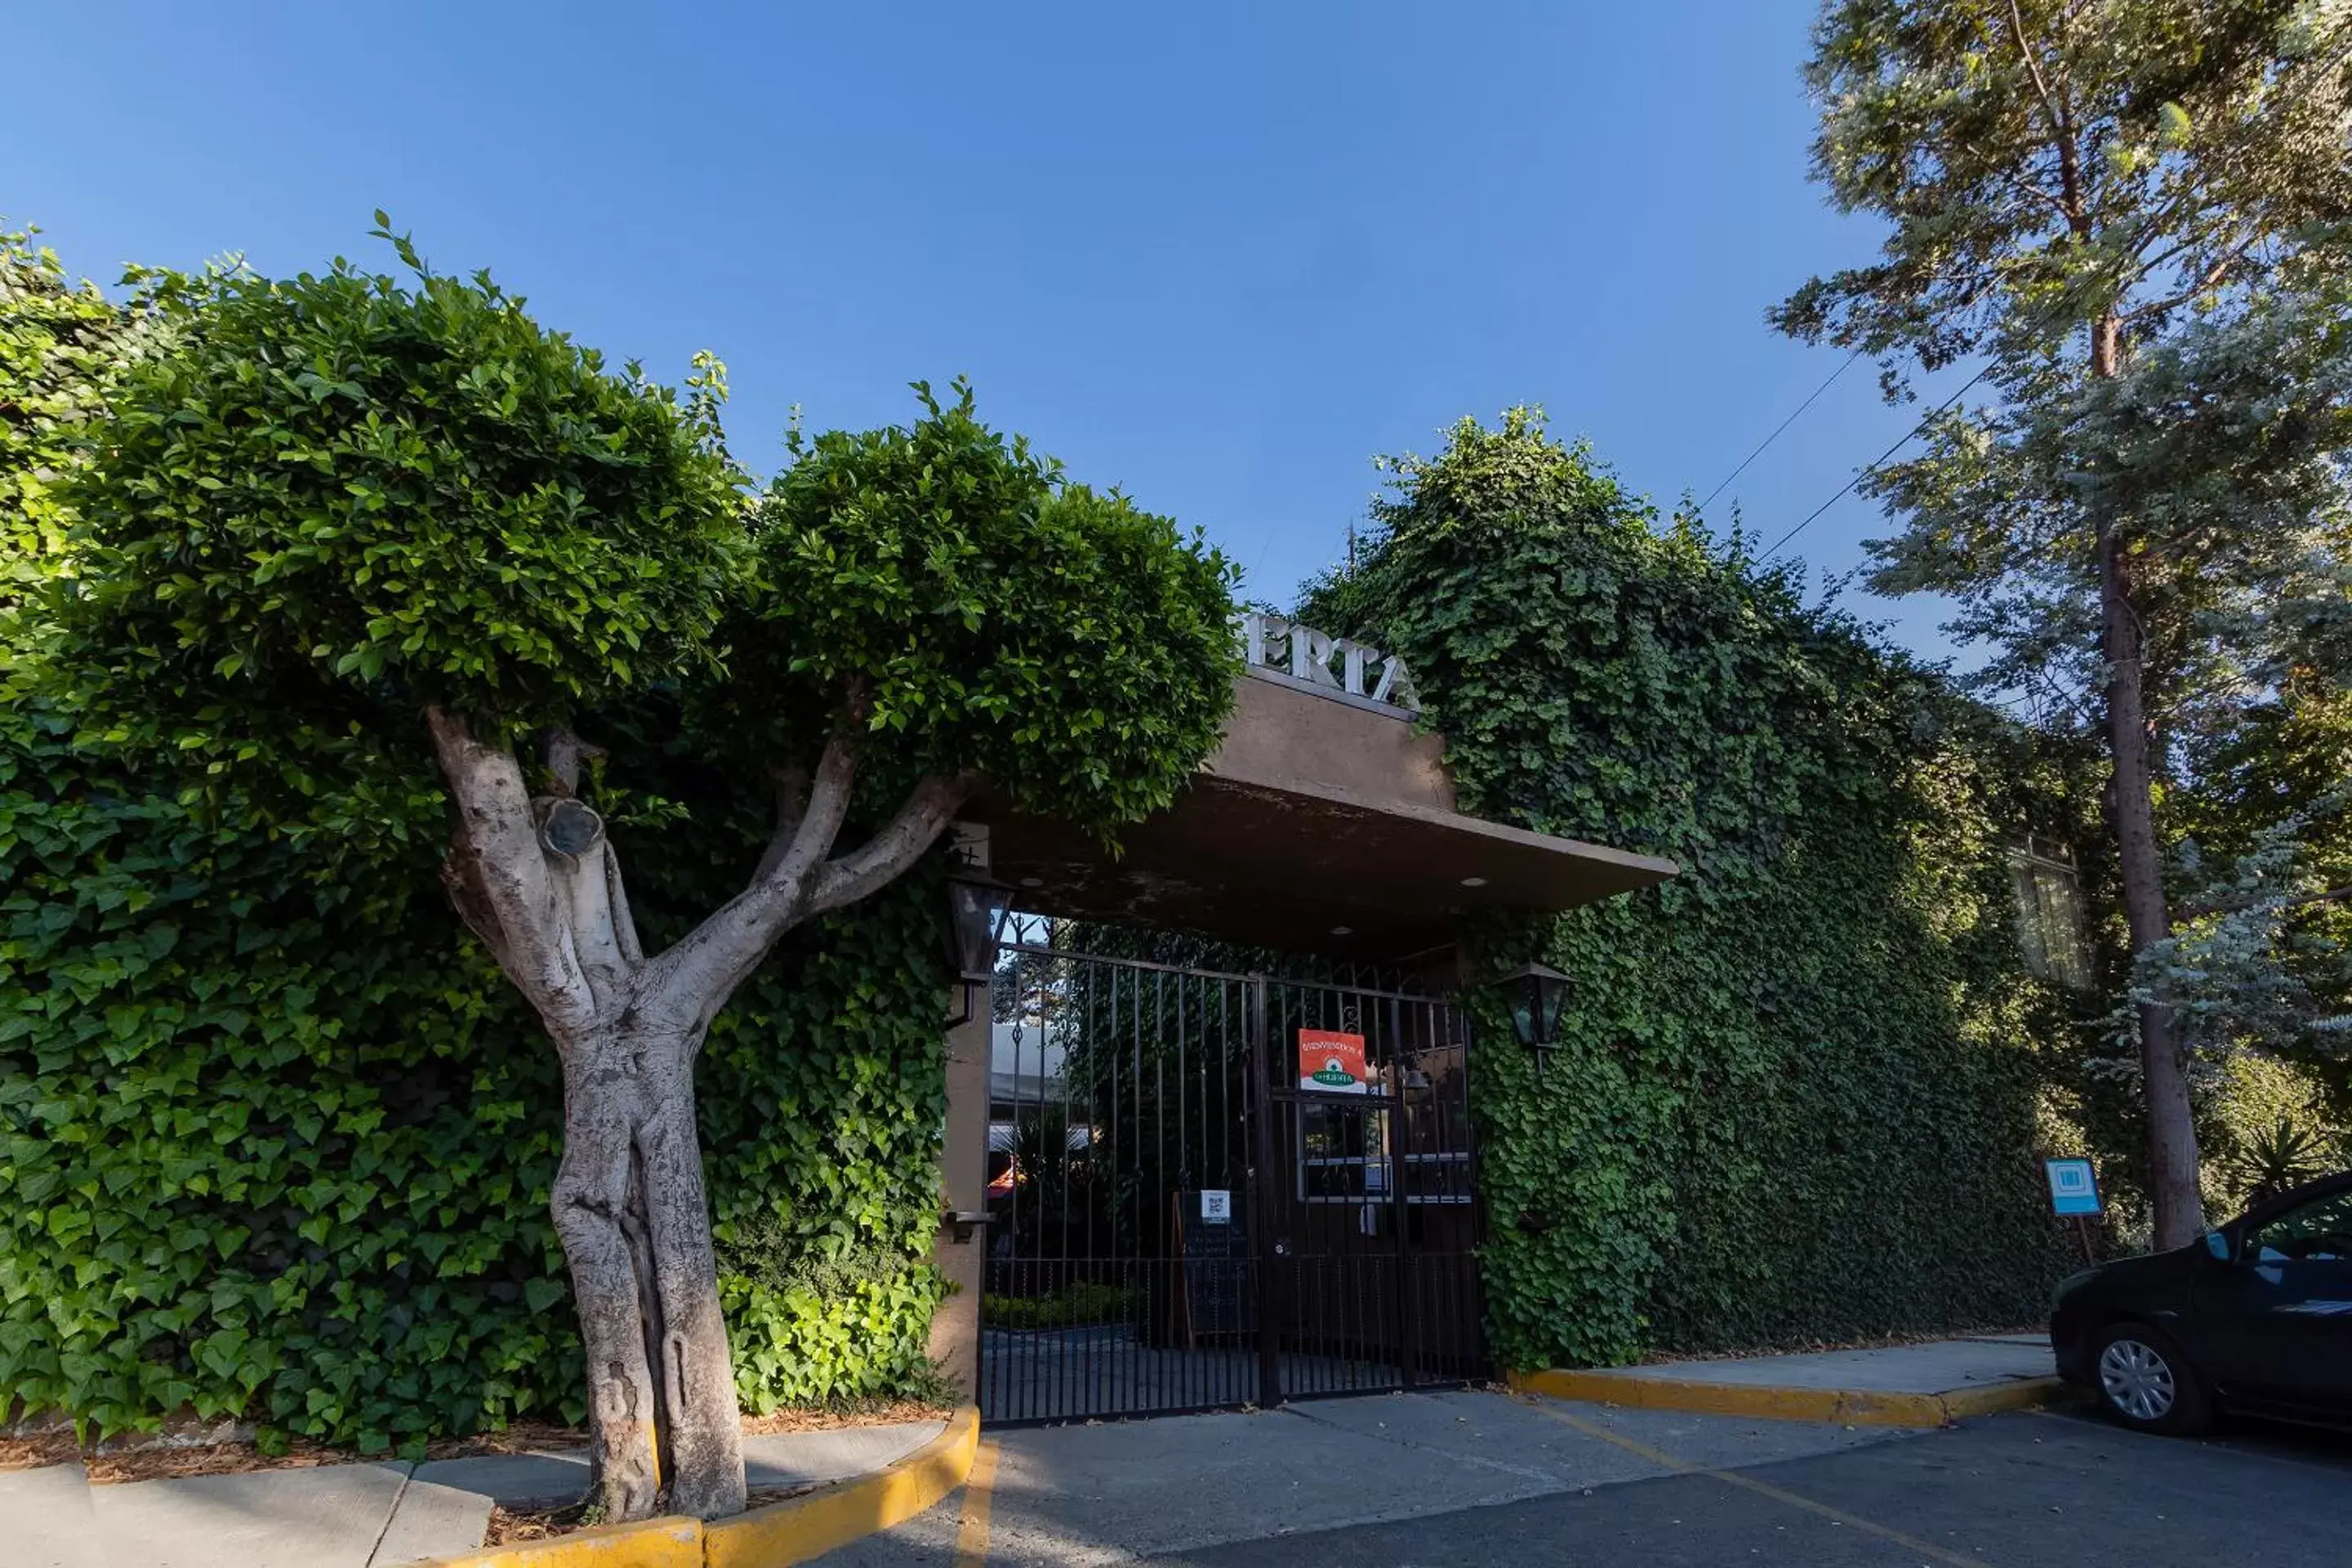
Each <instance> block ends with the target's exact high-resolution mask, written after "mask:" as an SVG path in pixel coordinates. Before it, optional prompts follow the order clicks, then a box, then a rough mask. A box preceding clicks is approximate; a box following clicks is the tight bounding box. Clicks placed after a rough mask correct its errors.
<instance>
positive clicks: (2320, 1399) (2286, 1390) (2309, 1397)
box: [2050, 1171, 2352, 1432]
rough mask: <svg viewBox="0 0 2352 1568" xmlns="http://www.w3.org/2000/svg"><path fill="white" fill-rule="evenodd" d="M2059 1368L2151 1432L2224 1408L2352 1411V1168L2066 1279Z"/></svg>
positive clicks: (2186, 1426) (2295, 1414)
mask: <svg viewBox="0 0 2352 1568" xmlns="http://www.w3.org/2000/svg"><path fill="white" fill-rule="evenodd" d="M2050 1343H2051V1346H2052V1348H2053V1349H2054V1350H2055V1351H2056V1352H2057V1353H2058V1374H2059V1375H2060V1376H2061V1377H2063V1378H2064V1379H2065V1380H2066V1381H2067V1382H2069V1383H2073V1384H2081V1385H2083V1386H2084V1387H2086V1388H2089V1389H2090V1390H2092V1391H2093V1392H2094V1393H2095V1394H2097V1395H2098V1396H2099V1401H2100V1403H2101V1404H2103V1405H2105V1406H2106V1407H2107V1410H2108V1413H2109V1414H2111V1415H2114V1416H2115V1418H2116V1420H2118V1421H2120V1422H2122V1423H2123V1424H2124V1425H2125V1426H2133V1427H2137V1428H2138V1429H2139V1430H2141V1431H2144V1432H2193V1431H2196V1430H2197V1429H2198V1428H2200V1427H2201V1426H2204V1425H2206V1424H2207V1423H2208V1422H2210V1420H2211V1419H2212V1418H2213V1415H2214V1413H2215V1412H2216V1411H2217V1410H2231V1411H2240V1410H2242V1411H2244V1412H2246V1413H2248V1414H2249V1415H2273V1416H2281V1417H2284V1418H2285V1419H2287V1420H2292V1421H2316V1422H2324V1423H2327V1424H2330V1425H2338V1424H2352V1171H2347V1172H2345V1173H2342V1174H2340V1175H2335V1176H2327V1177H2324V1178H2323V1179H2321V1180H2319V1181H2316V1182H2312V1183H2309V1184H2306V1185H2304V1186H2300V1187H2297V1188H2295V1189H2294V1191H2293V1192H2290V1193H2286V1194H2282V1195H2281V1196H2279V1197H2276V1198H2273V1199H2272V1200H2271V1201H2270V1202H2268V1203H2265V1204H2258V1205H2255V1206H2254V1207H2253V1208H2252V1209H2250V1210H2248V1211H2247V1212H2246V1213H2245V1214H2243V1215H2240V1216H2239V1217H2238V1218H2236V1219H2234V1220H2231V1222H2230V1223H2229V1224H2228V1225H2225V1226H2222V1227H2221V1229H2219V1230H2211V1231H2208V1232H2206V1233H2205V1236H2204V1237H2203V1239H2202V1240H2200V1241H2199V1242H2197V1243H2196V1244H2195V1245H2194V1246H2190V1247H2180V1248H2178V1249H2177V1250H2175V1251H2171V1252H2158V1253H2155V1254H2152V1255H2151V1256H2148V1257H2146V1258H2122V1259H2120V1260H2118V1261H2116V1262H2114V1263H2108V1264H2104V1265H2102V1266H2101V1267H2099V1268H2092V1269H2087V1270H2085V1271H2084V1272H2083V1273H2081V1274H2077V1275H2075V1276H2074V1278H2073V1279H2068V1280H2067V1281H2066V1282H2065V1283H2063V1284H2062V1285H2060V1286H2059V1287H2058V1299H2057V1301H2056V1303H2055V1304H2054V1305H2053V1307H2052V1309H2051V1312H2050Z"/></svg>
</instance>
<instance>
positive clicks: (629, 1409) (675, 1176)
mask: <svg viewBox="0 0 2352 1568" xmlns="http://www.w3.org/2000/svg"><path fill="white" fill-rule="evenodd" d="M557 1043H558V1046H559V1047H560V1048H561V1050H562V1055H563V1078H564V1089H563V1119H564V1139H563V1144H564V1146H563V1163H562V1169H561V1170H560V1171H559V1172H558V1173H557V1175H556V1179H555V1194H554V1205H553V1206H554V1214H555V1228H556V1232H557V1234H558V1235H559V1236H560V1237H562V1241H563V1255H564V1259H565V1261H566V1262H567V1263H568V1264H569V1265H570V1267H571V1270H572V1294H573V1297H574V1298H575V1300H576V1301H577V1304H578V1307H579V1311H580V1331H581V1339H582V1342H583V1346H584V1347H585V1350H586V1352H587V1363H588V1368H587V1370H588V1405H589V1427H590V1439H589V1441H590V1454H591V1462H592V1464H593V1467H594V1469H593V1476H594V1480H593V1485H594V1489H595V1500H596V1502H597V1503H598V1505H599V1506H600V1507H601V1508H602V1509H603V1510H604V1517H605V1518H607V1519H612V1520H620V1519H643V1518H645V1517H646V1516H648V1515H649V1514H652V1513H654V1512H656V1511H657V1510H658V1509H659V1508H661V1507H664V1506H666V1507H667V1510H669V1511H671V1512H674V1513H689V1514H694V1515H697V1516H698V1517H700V1518H704V1519H715V1518H718V1517H720V1516H722V1515H725V1514H730V1513H736V1512H740V1510H741V1509H742V1507H743V1496H744V1483H743V1455H742V1438H741V1427H740V1425H739V1416H738V1415H737V1410H736V1404H735V1383H734V1374H733V1371H732V1363H731V1362H730V1359H729V1355H728V1348H727V1325H726V1323H725V1321H723V1319H722V1318H721V1317H720V1315H719V1292H718V1289H717V1278H718V1263H717V1259H716V1258H714V1257H713V1255H712V1252H711V1247H710V1218H709V1203H708V1201H707V1199H706V1198H705V1196H704V1193H703V1186H702V1156H701V1152H700V1149H699V1146H698V1142H697V1141H696V1136H695V1121H694V1056H695V1047H696V1046H697V1045H698V1043H699V1042H698V1039H696V1038H694V1037H688V1036H685V1035H681V1034H675V1033H656V1032H652V1031H647V1030H644V1029H642V1028H638V1029H633V1028H631V1027H629V1026H628V1021H627V1020H626V1019H624V1020H623V1022H622V1024H621V1026H618V1027H614V1028H611V1029H602V1030H595V1031H592V1032H588V1033H584V1034H583V1035H580V1036H578V1037H573V1038H571V1039H563V1038H561V1037H559V1039H558V1042H557Z"/></svg>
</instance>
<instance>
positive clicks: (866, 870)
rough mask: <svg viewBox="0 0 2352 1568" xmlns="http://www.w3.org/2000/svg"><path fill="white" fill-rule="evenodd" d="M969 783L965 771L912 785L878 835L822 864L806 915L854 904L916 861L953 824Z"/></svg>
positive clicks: (967, 798)
mask: <svg viewBox="0 0 2352 1568" xmlns="http://www.w3.org/2000/svg"><path fill="white" fill-rule="evenodd" d="M974 783H975V781H974V780H973V778H972V777H971V775H970V774H968V773H966V774H959V775H958V776H956V777H954V778H928V779H925V780H924V781H923V782H922V783H921V784H917V785H916V786H915V790H914V793H913V794H912V795H908V797H907V804H906V805H902V806H900V807H899V808H898V816H894V817H892V818H891V819H890V821H889V823H888V825H887V826H885V827H883V829H882V830H881V831H880V832H878V833H877V834H875V836H874V837H871V838H869V839H867V840H866V842H865V843H864V844H862V845H860V846H859V847H857V848H856V849H853V850H851V851H850V852H849V853H848V854H846V855H844V856H842V857H840V858H837V859H834V860H828V861H826V862H825V864H824V867H823V868H821V869H820V870H819V871H818V872H817V875H816V883H815V886H814V889H812V890H811V892H810V895H809V912H810V913H811V914H821V913H823V912H824V911H825V910H837V909H839V908H841V907H842V906H843V905H844V904H851V903H855V902H856V901H857V900H860V899H862V898H864V897H866V894H868V893H871V892H873V891H875V890H876V889H879V888H881V887H883V886H885V885H887V883H888V882H889V881H890V879H892V878H894V877H896V876H898V874H899V873H900V872H901V871H904V870H905V869H906V868H908V867H909V866H911V865H913V864H914V863H915V862H916V861H917V860H919V859H921V858H922V857H923V854H924V852H925V851H926V850H928V849H929V848H930V847H931V846H932V845H933V844H934V843H936V842H938V840H939V837H940V834H941V833H942V832H944V831H945V830H946V828H947V826H948V824H949V823H950V822H952V821H954V820H955V814H956V813H957V811H959V810H960V809H961V807H962V805H963V803H964V802H965V801H967V800H970V799H971V792H972V788H973V785H974Z"/></svg>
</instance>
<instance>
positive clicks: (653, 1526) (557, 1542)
mask: <svg viewBox="0 0 2352 1568" xmlns="http://www.w3.org/2000/svg"><path fill="white" fill-rule="evenodd" d="M702 1531H703V1525H702V1521H700V1520H698V1519H689V1518H688V1517H687V1516H685V1515H683V1514H671V1515H665V1516H664V1517H662V1518H660V1519H644V1520H639V1521H636V1522H635V1523H634V1524H600V1525H598V1526H596V1527H595V1528H594V1529H593V1530H575V1531H572V1533H571V1534H569V1535H558V1536H554V1537H551V1539H549V1540H546V1541H526V1542H520V1543H518V1544H516V1545H513V1546H492V1547H488V1548H485V1549H484V1550H482V1551H480V1552H467V1553H466V1554H465V1555H464V1556H462V1557H434V1558H428V1559H426V1561H425V1563H422V1564H419V1565H418V1568H702V1541H703V1535H702Z"/></svg>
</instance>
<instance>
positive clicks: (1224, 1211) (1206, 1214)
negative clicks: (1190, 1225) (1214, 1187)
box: [1201, 1191, 1234, 1225]
mask: <svg viewBox="0 0 2352 1568" xmlns="http://www.w3.org/2000/svg"><path fill="white" fill-rule="evenodd" d="M1201 1220H1202V1224H1204V1225H1231V1224H1233V1223H1234V1194H1232V1193H1231V1192H1230V1191H1227V1192H1215V1191H1204V1192H1202V1194H1201Z"/></svg>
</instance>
